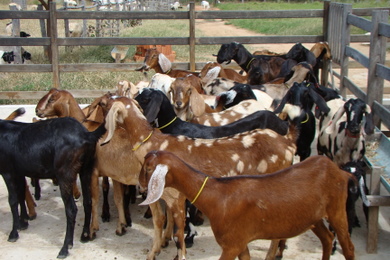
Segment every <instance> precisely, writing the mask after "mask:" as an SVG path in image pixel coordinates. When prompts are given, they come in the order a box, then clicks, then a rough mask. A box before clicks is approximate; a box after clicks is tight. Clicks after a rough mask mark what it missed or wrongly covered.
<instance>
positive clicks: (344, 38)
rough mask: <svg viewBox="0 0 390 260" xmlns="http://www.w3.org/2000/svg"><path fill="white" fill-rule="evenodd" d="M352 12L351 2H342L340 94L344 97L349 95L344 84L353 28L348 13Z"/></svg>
mask: <svg viewBox="0 0 390 260" xmlns="http://www.w3.org/2000/svg"><path fill="white" fill-rule="evenodd" d="M351 13H352V5H351V4H342V21H341V22H342V25H341V32H342V33H341V34H339V35H340V43H341V60H340V68H341V71H340V95H342V96H343V97H346V96H347V88H346V87H345V86H344V77H348V62H349V58H348V56H347V55H345V48H346V46H349V44H350V41H351V30H350V27H351V26H350V25H349V24H348V23H347V17H348V14H351Z"/></svg>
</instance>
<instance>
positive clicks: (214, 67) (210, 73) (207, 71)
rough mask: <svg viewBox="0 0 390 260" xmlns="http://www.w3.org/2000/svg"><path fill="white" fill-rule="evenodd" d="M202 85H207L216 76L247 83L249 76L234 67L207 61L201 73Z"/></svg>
mask: <svg viewBox="0 0 390 260" xmlns="http://www.w3.org/2000/svg"><path fill="white" fill-rule="evenodd" d="M199 77H200V78H201V80H202V85H207V83H209V82H210V81H211V80H213V79H215V78H227V79H231V80H234V81H236V82H240V83H246V80H247V76H246V75H241V74H240V73H238V72H237V71H235V70H234V69H229V68H223V67H222V65H221V64H219V63H218V62H215V61H214V62H211V61H210V62H207V63H206V65H204V67H203V68H202V70H201V71H200V73H199Z"/></svg>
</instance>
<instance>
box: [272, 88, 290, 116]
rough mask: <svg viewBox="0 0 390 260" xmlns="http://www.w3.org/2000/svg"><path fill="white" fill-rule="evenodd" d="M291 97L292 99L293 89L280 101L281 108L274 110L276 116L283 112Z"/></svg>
mask: <svg viewBox="0 0 390 260" xmlns="http://www.w3.org/2000/svg"><path fill="white" fill-rule="evenodd" d="M290 97H291V89H290V90H289V91H287V93H286V94H285V95H284V97H283V98H282V100H281V101H280V103H279V106H278V107H277V108H276V109H275V110H274V113H275V114H279V113H280V112H282V110H283V108H284V106H285V105H286V103H287V100H289V99H290Z"/></svg>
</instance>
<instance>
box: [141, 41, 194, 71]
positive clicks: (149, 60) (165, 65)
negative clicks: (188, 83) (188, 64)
mask: <svg viewBox="0 0 390 260" xmlns="http://www.w3.org/2000/svg"><path fill="white" fill-rule="evenodd" d="M150 69H153V70H154V71H155V72H156V73H162V74H167V75H169V76H171V77H174V78H177V77H184V76H186V75H188V74H193V75H195V76H198V74H199V73H196V72H191V71H186V70H177V69H172V63H171V61H170V60H169V59H168V58H167V57H166V56H165V55H164V54H163V53H161V52H159V51H158V50H157V49H156V48H151V49H148V50H147V51H146V53H145V59H144V63H143V65H142V66H141V67H140V68H138V69H136V71H148V70H150Z"/></svg>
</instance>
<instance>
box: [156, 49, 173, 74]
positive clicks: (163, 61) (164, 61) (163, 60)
mask: <svg viewBox="0 0 390 260" xmlns="http://www.w3.org/2000/svg"><path fill="white" fill-rule="evenodd" d="M158 63H159V64H160V66H161V69H162V71H163V72H164V73H166V72H168V71H169V70H170V69H171V68H172V63H171V61H170V60H169V59H168V58H167V57H166V56H165V55H164V54H162V53H160V54H159V55H158Z"/></svg>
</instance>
